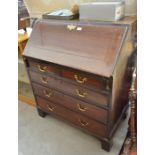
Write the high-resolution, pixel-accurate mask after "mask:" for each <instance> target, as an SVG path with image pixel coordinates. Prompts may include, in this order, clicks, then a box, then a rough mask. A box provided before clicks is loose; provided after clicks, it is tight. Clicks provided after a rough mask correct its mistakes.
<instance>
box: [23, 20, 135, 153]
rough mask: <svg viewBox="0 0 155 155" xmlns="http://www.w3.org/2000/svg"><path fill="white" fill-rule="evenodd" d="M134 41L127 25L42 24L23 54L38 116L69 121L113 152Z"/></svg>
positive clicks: (100, 23) (37, 27) (41, 21)
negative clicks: (128, 63) (47, 115)
mask: <svg viewBox="0 0 155 155" xmlns="http://www.w3.org/2000/svg"><path fill="white" fill-rule="evenodd" d="M130 41H131V28H130V26H129V25H128V24H112V23H104V22H84V21H62V20H61V21H58V20H48V19H41V20H39V21H38V22H37V24H36V25H35V27H34V29H33V32H32V34H31V37H30V39H29V41H28V43H27V46H26V48H25V51H24V61H25V65H26V68H27V72H28V75H29V78H30V81H31V85H32V89H33V93H34V96H35V100H36V103H37V110H38V114H39V115H40V116H42V117H44V116H45V115H46V114H51V115H52V116H55V117H57V118H61V119H63V120H65V121H66V122H70V123H71V124H72V125H74V126H76V127H78V128H80V129H82V130H84V131H85V132H88V133H89V134H91V135H94V136H96V137H97V138H99V139H100V140H101V142H102V148H104V149H105V150H107V151H109V150H110V148H111V146H112V139H113V136H114V133H115V130H116V128H117V126H118V125H119V123H120V121H121V119H122V118H123V117H124V116H125V112H126V109H127V106H128V103H127V101H128V92H127V91H126V83H127V80H126V76H125V75H126V70H127V60H128V58H129V56H130V55H131V53H132V48H131V46H129V45H130ZM127 47H130V48H127Z"/></svg>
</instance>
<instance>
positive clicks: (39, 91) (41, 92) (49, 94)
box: [32, 83, 108, 124]
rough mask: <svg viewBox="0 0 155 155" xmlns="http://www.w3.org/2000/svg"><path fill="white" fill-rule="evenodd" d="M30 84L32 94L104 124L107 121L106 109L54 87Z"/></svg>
mask: <svg viewBox="0 0 155 155" xmlns="http://www.w3.org/2000/svg"><path fill="white" fill-rule="evenodd" d="M32 86H33V90H34V94H36V95H38V96H41V97H43V98H45V99H47V100H50V101H52V102H53V103H58V104H60V105H62V106H64V107H66V108H69V109H71V110H73V111H76V112H78V113H81V114H83V115H86V116H89V117H91V118H93V119H95V120H98V121H100V122H103V123H105V124H106V123H107V118H108V111H107V110H105V109H102V108H99V107H97V106H94V105H91V104H88V103H86V102H83V101H81V100H77V99H75V98H73V97H70V96H68V95H65V94H63V93H61V92H59V91H56V90H55V89H50V88H47V87H43V86H41V85H38V84H36V83H32ZM92 114H93V115H92Z"/></svg>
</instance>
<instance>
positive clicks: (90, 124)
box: [36, 97, 106, 137]
mask: <svg viewBox="0 0 155 155" xmlns="http://www.w3.org/2000/svg"><path fill="white" fill-rule="evenodd" d="M36 99H37V103H38V107H40V108H41V109H44V110H45V111H47V112H49V113H54V114H56V115H58V116H60V117H62V118H64V119H65V120H67V121H69V122H71V123H73V124H75V125H78V126H80V127H82V128H84V129H86V130H88V131H90V132H93V133H95V134H96V135H98V136H102V137H104V136H106V126H105V125H104V124H101V123H98V122H96V121H94V120H91V119H89V118H87V117H85V116H83V115H80V114H78V113H76V112H72V111H70V110H68V109H66V108H64V107H61V106H59V105H58V104H54V103H53V102H49V101H47V100H45V99H43V98H41V97H36Z"/></svg>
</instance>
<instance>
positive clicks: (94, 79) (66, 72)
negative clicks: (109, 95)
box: [29, 60, 109, 90]
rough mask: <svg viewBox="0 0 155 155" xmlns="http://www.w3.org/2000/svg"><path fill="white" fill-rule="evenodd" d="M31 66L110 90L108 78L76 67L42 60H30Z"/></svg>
mask: <svg viewBox="0 0 155 155" xmlns="http://www.w3.org/2000/svg"><path fill="white" fill-rule="evenodd" d="M29 66H30V68H31V69H32V70H35V71H38V72H40V73H49V74H56V75H58V76H62V77H64V78H65V79H68V80H70V82H73V83H75V84H79V85H81V86H84V87H93V88H96V89H100V90H109V86H108V83H107V80H106V79H105V78H103V77H100V76H96V75H93V74H90V73H89V74H88V73H85V72H82V71H79V70H76V69H71V68H67V67H61V66H59V65H55V64H52V63H50V64H49V63H47V62H44V61H41V60H34V61H32V60H29Z"/></svg>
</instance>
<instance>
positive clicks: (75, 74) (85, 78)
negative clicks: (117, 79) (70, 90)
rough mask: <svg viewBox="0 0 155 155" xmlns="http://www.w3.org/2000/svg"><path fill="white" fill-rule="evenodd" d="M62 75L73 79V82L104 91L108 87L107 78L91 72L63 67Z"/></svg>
mask: <svg viewBox="0 0 155 155" xmlns="http://www.w3.org/2000/svg"><path fill="white" fill-rule="evenodd" d="M62 76H63V77H64V78H67V79H70V80H72V81H74V82H75V83H77V84H79V85H81V86H88V87H95V88H97V89H101V90H106V91H108V90H109V89H110V88H109V85H108V84H109V83H108V80H107V79H105V78H103V77H99V76H95V75H92V74H88V73H84V72H81V71H78V70H72V69H63V70H62Z"/></svg>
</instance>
